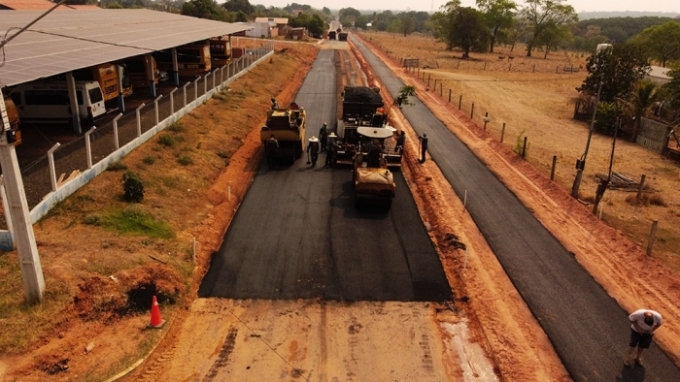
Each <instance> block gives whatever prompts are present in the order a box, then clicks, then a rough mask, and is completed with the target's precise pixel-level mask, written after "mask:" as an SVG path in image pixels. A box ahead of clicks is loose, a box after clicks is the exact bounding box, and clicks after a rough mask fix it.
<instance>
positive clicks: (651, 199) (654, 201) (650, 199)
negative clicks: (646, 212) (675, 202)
mask: <svg viewBox="0 0 680 382" xmlns="http://www.w3.org/2000/svg"><path fill="white" fill-rule="evenodd" d="M626 203H628V204H630V205H631V206H650V205H651V206H659V207H668V203H666V201H665V200H664V198H663V196H661V195H660V194H652V195H648V194H642V195H640V199H638V198H637V194H633V195H628V196H627V197H626Z"/></svg>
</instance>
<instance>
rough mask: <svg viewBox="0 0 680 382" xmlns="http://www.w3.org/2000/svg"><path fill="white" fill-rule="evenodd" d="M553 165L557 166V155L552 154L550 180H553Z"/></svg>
mask: <svg viewBox="0 0 680 382" xmlns="http://www.w3.org/2000/svg"><path fill="white" fill-rule="evenodd" d="M555 167H557V155H553V159H552V167H551V169H550V180H553V181H554V180H555Z"/></svg>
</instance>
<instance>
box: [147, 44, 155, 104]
mask: <svg viewBox="0 0 680 382" xmlns="http://www.w3.org/2000/svg"><path fill="white" fill-rule="evenodd" d="M144 63H145V64H146V78H148V79H149V91H150V92H151V96H153V97H156V73H155V71H154V65H153V58H152V57H151V55H150V54H147V55H145V56H144Z"/></svg>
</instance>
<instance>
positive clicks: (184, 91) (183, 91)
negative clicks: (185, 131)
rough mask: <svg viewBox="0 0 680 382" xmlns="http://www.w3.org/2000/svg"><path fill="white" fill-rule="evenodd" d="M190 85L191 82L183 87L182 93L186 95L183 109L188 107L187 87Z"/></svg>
mask: <svg viewBox="0 0 680 382" xmlns="http://www.w3.org/2000/svg"><path fill="white" fill-rule="evenodd" d="M190 83H191V82H187V83H186V84H184V86H183V87H182V93H184V105H182V107H186V106H187V86H189V84H190Z"/></svg>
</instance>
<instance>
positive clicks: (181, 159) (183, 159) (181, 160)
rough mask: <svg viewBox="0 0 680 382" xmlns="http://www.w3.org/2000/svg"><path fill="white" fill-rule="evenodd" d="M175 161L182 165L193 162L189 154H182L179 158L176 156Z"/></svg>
mask: <svg viewBox="0 0 680 382" xmlns="http://www.w3.org/2000/svg"><path fill="white" fill-rule="evenodd" d="M177 163H179V164H180V165H182V166H188V165H191V164H194V160H193V159H191V157H190V156H187V155H182V156H180V157H179V158H177Z"/></svg>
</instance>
